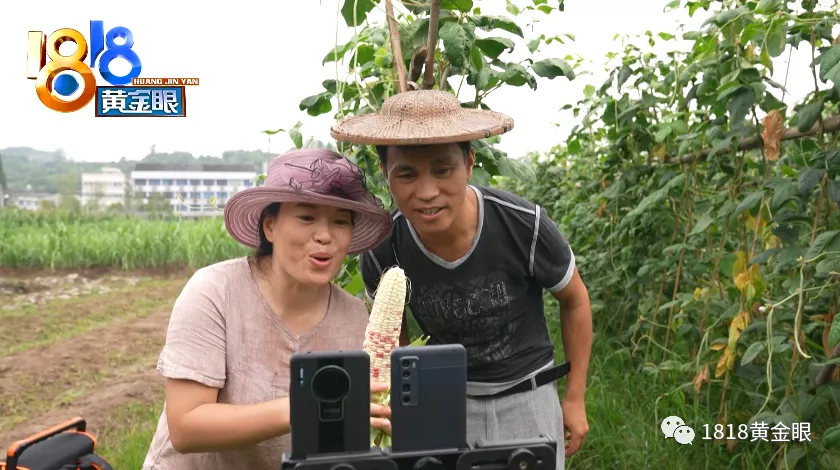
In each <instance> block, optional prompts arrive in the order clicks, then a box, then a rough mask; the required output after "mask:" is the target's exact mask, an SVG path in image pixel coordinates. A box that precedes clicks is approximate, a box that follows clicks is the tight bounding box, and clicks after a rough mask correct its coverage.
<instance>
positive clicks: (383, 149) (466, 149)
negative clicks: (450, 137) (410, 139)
mask: <svg viewBox="0 0 840 470" xmlns="http://www.w3.org/2000/svg"><path fill="white" fill-rule="evenodd" d="M431 146H432V145H431V144H429V145H413V146H411V147H431ZM389 147H397V148H405V147H409V146H408V145H377V146H376V153H377V154H378V155H379V161H380V162H382V166H384V167H385V168H388V148H389ZM458 147H460V148H461V152H462V153H463V154H464V163H467V161H468V160H469V159H470V150H472V142H469V141H467V142H458Z"/></svg>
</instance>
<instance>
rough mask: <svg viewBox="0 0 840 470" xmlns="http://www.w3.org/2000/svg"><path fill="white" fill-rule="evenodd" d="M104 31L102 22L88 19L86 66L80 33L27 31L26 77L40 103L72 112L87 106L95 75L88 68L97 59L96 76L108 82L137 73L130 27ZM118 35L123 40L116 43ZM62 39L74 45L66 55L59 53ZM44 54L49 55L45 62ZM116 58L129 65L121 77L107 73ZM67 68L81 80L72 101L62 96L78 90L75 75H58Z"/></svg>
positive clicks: (122, 80)
mask: <svg viewBox="0 0 840 470" xmlns="http://www.w3.org/2000/svg"><path fill="white" fill-rule="evenodd" d="M104 31H105V30H104V26H103V23H102V21H91V22H90V51H89V52H90V66H88V65H87V64H86V63H85V59H86V58H87V56H88V42H87V41H86V40H85V37H84V36H83V35H82V33H80V32H78V31H76V30H75V29H71V28H61V29H59V30H56V31H55V32H53V33H52V34H51V35H50V36H49V38H48V37H47V36H46V35H45V34H44V32H43V31H29V45H28V51H27V56H26V59H27V61H26V78H29V79H31V80H35V91H36V92H37V94H38V98H39V99H40V100H41V103H44V106H46V107H48V108H50V109H52V110H53V111H59V112H62V113H72V112H74V111H78V110H80V109H82V108H84V107H85V106H87V104H88V103H90V102H91V100H92V99H93V97H94V96H95V95H96V77H94V75H93V70H91V69H92V68H95V67H96V62H97V59H98V60H99V75H101V76H102V78H104V79H105V81H107V82H108V83H110V84H111V85H115V86H123V85H128V84H130V83H131V80H132V79H133V78H136V77H138V76H139V75H140V70H141V68H142V67H141V64H140V57H139V56H138V55H137V53H136V52H135V51H134V50H133V49H132V47H133V46H134V35H133V34H132V32H131V30H130V29H128V28H126V27H125V26H117V27H115V28H111V30H110V31H108V33H107V34H105V32H104ZM118 38H121V39H122V40H123V43H122V44H117V42H116V40H117V39H118ZM66 41H71V42H73V43H75V44H76V50H75V51H74V52H73V53H72V54H70V55H67V56H65V55H61V53H60V52H59V47H60V46H61V44H63V43H64V42H66ZM47 57H49V58H50V62H49V63H47V61H46V59H47ZM118 57H121V58H123V59H125V60H127V61H128V62H129V63H130V64H131V71H130V72H129V73H128V74H127V75H125V76H122V77H120V76H117V75H114V74H113V73H112V72H111V62H112V61H113V60H114V59H116V58H118ZM68 70H71V71H74V72H76V73H77V74H79V75H80V76H81V77H82V81H83V82H84V83H83V85H84V88H83V89H82V92H81V93H80V94H79V95H78V96H76V97H75V99H72V100H66V99H62V97H69V96H71V95H73V93H75V92H76V91H77V90H78V89H79V82H78V80H77V79H76V77H74V76H73V75H71V74H69V73H64V74H61V72H65V71H68ZM59 74H61V75H59Z"/></svg>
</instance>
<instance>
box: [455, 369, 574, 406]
mask: <svg viewBox="0 0 840 470" xmlns="http://www.w3.org/2000/svg"><path fill="white" fill-rule="evenodd" d="M571 368H572V365H571V364H570V363H569V362H568V361H566V362H564V363H562V364H558V365H556V366H553V367H550V368H548V369H546V370H544V371H542V372H540V373H538V374H536V375H534V376H533V377H531V378H529V379H525V380H523V381H522V382H519V383H518V384H516V385H514V386H512V387H510V388H506V389H504V390H502V391H500V392H496V393H493V394H490V395H471V396H470V398H473V399H479V400H488V399H491V398H499V397H505V396H508V395H515V394H517V393H522V392H530V391H532V390H536V389H538V388H540V387H542V386H543V385H545V384H549V383H551V382H556V381H558V380H560V379H561V378H563V377H565V376H566V375H568V373H569V371H570V370H571Z"/></svg>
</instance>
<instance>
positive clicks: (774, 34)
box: [765, 21, 787, 57]
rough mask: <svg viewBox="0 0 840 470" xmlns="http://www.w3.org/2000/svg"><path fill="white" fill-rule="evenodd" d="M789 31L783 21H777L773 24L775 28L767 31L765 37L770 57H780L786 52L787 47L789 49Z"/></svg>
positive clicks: (772, 27)
mask: <svg viewBox="0 0 840 470" xmlns="http://www.w3.org/2000/svg"><path fill="white" fill-rule="evenodd" d="M785 41H787V30H786V27H785V23H783V22H781V21H776V22H774V23H773V26H771V27H770V29H769V30H768V31H767V35H766V37H765V44H766V46H767V53H768V54H770V57H779V56H780V55H782V53H783V52H785V47H787V43H786V42H785Z"/></svg>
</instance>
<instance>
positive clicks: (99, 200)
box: [81, 168, 128, 210]
mask: <svg viewBox="0 0 840 470" xmlns="http://www.w3.org/2000/svg"><path fill="white" fill-rule="evenodd" d="M127 190H128V179H127V178H126V176H125V173H123V172H122V170H120V169H119V168H103V169H102V171H100V172H99V173H82V199H81V203H82V205H83V206H85V207H88V208H91V207H92V205H93V204H96V205H97V206H98V207H97V208H98V209H100V210H105V209H107V208H108V207H110V206H112V205H114V204H119V205H122V206H125V202H126V201H125V198H126V191H127Z"/></svg>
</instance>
